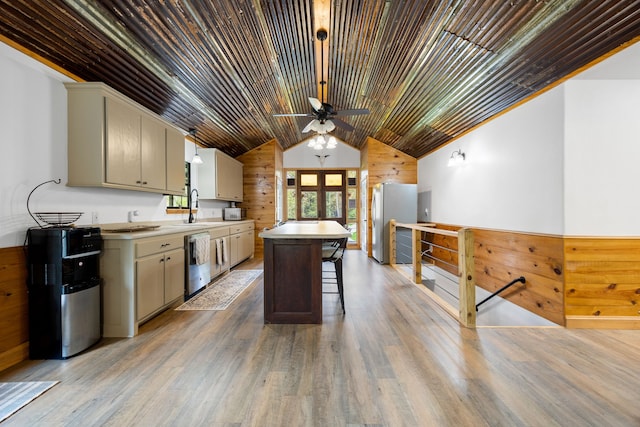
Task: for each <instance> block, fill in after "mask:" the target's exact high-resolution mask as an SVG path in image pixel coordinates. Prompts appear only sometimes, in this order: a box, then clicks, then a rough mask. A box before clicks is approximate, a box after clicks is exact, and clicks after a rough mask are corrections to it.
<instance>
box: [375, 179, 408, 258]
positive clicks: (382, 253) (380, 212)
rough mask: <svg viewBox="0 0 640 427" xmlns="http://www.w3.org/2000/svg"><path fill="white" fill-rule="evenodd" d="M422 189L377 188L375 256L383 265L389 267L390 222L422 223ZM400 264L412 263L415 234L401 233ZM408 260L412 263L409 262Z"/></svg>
mask: <svg viewBox="0 0 640 427" xmlns="http://www.w3.org/2000/svg"><path fill="white" fill-rule="evenodd" d="M417 218H418V189H417V185H416V184H393V183H385V184H376V185H375V186H374V187H373V194H372V196H371V254H372V255H373V258H375V259H376V260H378V262H380V263H381V264H389V259H390V253H391V252H390V248H389V220H391V219H395V220H396V222H404V223H409V224H415V223H416V222H418V220H417ZM397 233H398V235H397V238H396V240H397V242H398V244H397V245H396V259H397V261H396V262H397V263H398V264H402V263H407V262H411V254H412V251H411V230H410V229H406V228H405V229H402V228H400V229H398V230H397ZM407 260H408V261H407Z"/></svg>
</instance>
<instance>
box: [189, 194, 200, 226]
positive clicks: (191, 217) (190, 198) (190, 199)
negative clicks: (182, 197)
mask: <svg viewBox="0 0 640 427" xmlns="http://www.w3.org/2000/svg"><path fill="white" fill-rule="evenodd" d="M194 191H195V193H196V209H197V208H198V198H199V197H200V196H199V195H198V190H197V189H195V188H194V189H193V190H191V192H190V193H189V197H187V203H188V204H189V224H191V223H193V222H196V220H195V219H194V218H193V211H192V210H191V205H192V204H193V201H192V198H193V192H194Z"/></svg>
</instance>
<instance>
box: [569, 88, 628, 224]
mask: <svg viewBox="0 0 640 427" xmlns="http://www.w3.org/2000/svg"><path fill="white" fill-rule="evenodd" d="M566 90H567V121H566V140H565V152H566V162H565V182H566V199H565V206H566V208H565V209H566V219H565V233H566V234H568V235H596V236H640V189H639V188H640V165H639V164H638V162H639V161H640V119H639V118H638V115H639V114H640V79H638V80H635V81H630V80H583V81H571V82H568V83H567V89H566Z"/></svg>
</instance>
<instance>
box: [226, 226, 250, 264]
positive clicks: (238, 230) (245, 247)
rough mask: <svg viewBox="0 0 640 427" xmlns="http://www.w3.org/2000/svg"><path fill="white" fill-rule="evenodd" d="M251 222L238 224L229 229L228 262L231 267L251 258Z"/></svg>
mask: <svg viewBox="0 0 640 427" xmlns="http://www.w3.org/2000/svg"><path fill="white" fill-rule="evenodd" d="M253 229H254V224H253V223H246V224H238V225H237V226H232V227H230V229H229V262H230V264H231V267H233V266H234V265H237V264H240V263H241V262H242V261H244V260H245V259H247V258H251V257H252V256H253V252H254V240H253Z"/></svg>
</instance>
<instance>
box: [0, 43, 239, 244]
mask: <svg viewBox="0 0 640 427" xmlns="http://www.w3.org/2000/svg"><path fill="white" fill-rule="evenodd" d="M0 70H2V78H1V79H0V94H1V95H0V129H2V134H3V137H2V138H0V200H1V203H0V247H11V246H20V245H22V244H23V243H24V239H25V233H26V230H27V228H29V227H33V226H36V223H35V221H34V220H33V219H32V218H31V217H30V216H29V214H28V212H27V197H28V195H29V192H30V191H31V190H32V189H33V188H34V187H36V186H37V185H38V184H40V183H42V182H44V181H48V180H51V179H57V178H60V179H61V180H62V184H60V185H56V184H53V183H50V184H47V185H44V186H42V187H40V188H38V189H37V190H36V191H35V192H34V193H33V195H32V196H31V203H30V205H31V210H32V211H33V212H51V211H53V212H61V211H62V212H71V211H77V212H84V215H83V216H82V217H81V218H80V220H79V221H78V222H77V224H78V225H86V224H90V223H91V212H98V213H99V222H100V223H103V224H104V223H114V222H126V221H127V212H128V211H131V210H138V211H139V213H140V215H139V216H138V217H137V220H138V221H159V220H180V219H183V220H186V215H185V217H184V218H180V217H179V216H178V217H176V216H175V215H171V216H168V215H166V214H165V205H164V200H163V196H162V195H160V194H150V193H143V192H137V191H125V190H114V189H104V188H72V187H67V186H66V185H65V183H66V181H67V93H66V89H65V88H64V85H63V82H66V81H70V80H69V78H67V77H65V76H63V75H61V74H59V73H57V72H55V71H53V70H51V69H50V68H48V67H46V66H44V65H42V64H40V63H39V62H37V61H34V60H33V59H31V58H29V57H27V56H26V55H24V54H22V53H20V52H18V51H16V50H15V49H13V48H11V47H9V46H7V45H5V44H3V43H0ZM193 152H194V146H193V143H190V142H189V143H185V159H187V160H189V161H190V160H191V158H192V157H193ZM227 205H228V203H226V202H214V201H202V202H201V204H200V206H201V209H200V212H199V216H201V217H203V216H204V217H209V216H214V215H213V213H214V209H218V208H220V207H223V206H227Z"/></svg>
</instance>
